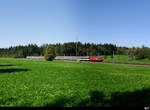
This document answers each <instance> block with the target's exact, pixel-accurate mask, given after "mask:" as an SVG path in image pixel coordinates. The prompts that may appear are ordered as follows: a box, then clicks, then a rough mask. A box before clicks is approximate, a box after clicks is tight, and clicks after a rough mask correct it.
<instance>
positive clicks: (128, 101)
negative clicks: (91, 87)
mask: <svg viewBox="0 0 150 110" xmlns="http://www.w3.org/2000/svg"><path fill="white" fill-rule="evenodd" d="M77 106H92V107H94V106H102V107H104V106H110V107H145V106H150V89H148V88H144V89H143V90H137V91H134V92H114V93H112V94H111V98H110V99H106V96H105V95H104V94H103V92H100V91H93V92H91V94H90V98H89V99H85V100H83V101H81V102H80V103H79V104H78V105H77Z"/></svg>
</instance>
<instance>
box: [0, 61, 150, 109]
mask: <svg viewBox="0 0 150 110" xmlns="http://www.w3.org/2000/svg"><path fill="white" fill-rule="evenodd" d="M149 82H150V68H149V67H143V66H125V65H111V64H109V65H106V64H89V63H75V62H56V61H54V62H47V61H31V60H16V59H0V88H1V89H0V106H119V105H120V106H121V105H122V106H123V105H126V104H127V102H130V101H131V102H130V103H128V104H127V105H129V106H131V105H137V106H143V105H145V104H147V103H148V102H149V100H148V101H147V102H143V101H145V100H146V99H141V97H143V98H145V97H147V96H148V95H149V94H148V93H149V89H147V90H145V91H144V90H142V89H143V88H144V87H148V88H149V87H150V83H149ZM127 91H129V92H127ZM118 92H119V93H118ZM132 92H133V93H132ZM143 93H144V95H143ZM138 94H142V96H140V95H138ZM110 95H112V97H111V96H110ZM118 95H119V96H118ZM135 95H136V97H137V98H136V99H135ZM145 95H146V96H145ZM144 96H145V97H144ZM109 98H111V99H109ZM138 99H140V100H139V101H142V102H136V103H135V101H134V100H138ZM112 101H113V102H112ZM126 101H127V102H126Z"/></svg>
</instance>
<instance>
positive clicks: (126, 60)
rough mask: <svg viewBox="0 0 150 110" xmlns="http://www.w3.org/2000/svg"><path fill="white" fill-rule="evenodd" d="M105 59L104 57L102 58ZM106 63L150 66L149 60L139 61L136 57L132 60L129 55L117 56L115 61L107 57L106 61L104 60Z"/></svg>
mask: <svg viewBox="0 0 150 110" xmlns="http://www.w3.org/2000/svg"><path fill="white" fill-rule="evenodd" d="M102 57H103V58H105V57H104V56H102ZM104 62H117V63H118V62H119V63H138V64H145V63H146V64H150V60H149V59H139V60H137V59H136V58H135V57H134V58H130V57H128V56H127V55H115V56H114V60H113V59H112V58H111V56H107V58H106V59H104Z"/></svg>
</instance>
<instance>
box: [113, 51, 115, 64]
mask: <svg viewBox="0 0 150 110" xmlns="http://www.w3.org/2000/svg"><path fill="white" fill-rule="evenodd" d="M114 54H115V53H114V50H113V63H114V56H115V55H114Z"/></svg>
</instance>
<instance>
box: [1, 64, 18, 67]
mask: <svg viewBox="0 0 150 110" xmlns="http://www.w3.org/2000/svg"><path fill="white" fill-rule="evenodd" d="M3 66H16V65H9V64H7V65H0V67H3Z"/></svg>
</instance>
